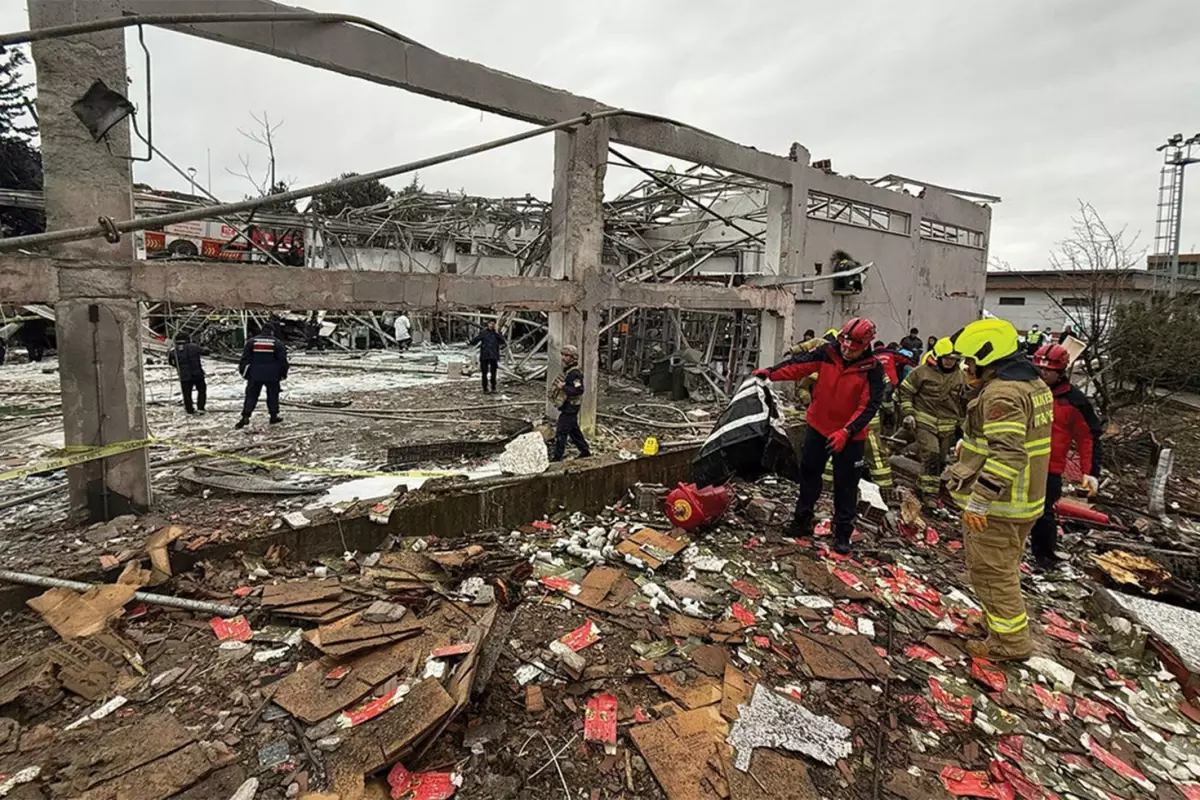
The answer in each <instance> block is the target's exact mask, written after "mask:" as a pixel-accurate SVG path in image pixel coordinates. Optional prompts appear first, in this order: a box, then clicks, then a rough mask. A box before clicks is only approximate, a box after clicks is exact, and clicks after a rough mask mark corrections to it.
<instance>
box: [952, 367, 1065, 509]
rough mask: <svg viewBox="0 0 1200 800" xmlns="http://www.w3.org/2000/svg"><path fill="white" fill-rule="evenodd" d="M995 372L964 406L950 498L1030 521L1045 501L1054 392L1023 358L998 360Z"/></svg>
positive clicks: (959, 503)
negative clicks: (965, 406) (961, 436)
mask: <svg viewBox="0 0 1200 800" xmlns="http://www.w3.org/2000/svg"><path fill="white" fill-rule="evenodd" d="M996 373H997V374H996V377H995V378H993V379H992V380H990V381H988V383H987V384H985V385H984V387H983V389H982V390H981V391H980V392H979V394H978V396H976V397H975V398H974V399H972V400H971V401H970V402H969V403H968V404H967V416H966V420H965V423H964V425H963V441H962V452H961V453H960V454H959V458H958V461H957V462H955V464H954V466H952V467H950V469H949V471H948V474H947V478H948V485H949V489H950V496H951V497H953V498H954V501H955V502H956V503H957V504H958V505H959V506H961V507H966V505H967V504H968V503H969V502H970V501H971V500H972V498H974V499H976V500H978V501H979V502H980V503H982V504H983V505H986V506H987V507H988V512H987V513H988V515H989V516H993V517H997V518H999V519H1011V520H1018V521H1029V520H1034V519H1036V518H1038V517H1039V516H1041V514H1042V510H1043V507H1044V505H1045V501H1046V473H1047V468H1048V467H1049V464H1050V430H1051V428H1052V427H1053V425H1054V396H1053V395H1052V394H1051V393H1050V389H1049V388H1047V386H1046V384H1044V383H1043V382H1042V379H1041V378H1039V377H1038V376H1037V372H1036V371H1035V370H1034V368H1033V365H1032V364H1030V363H1029V360H1028V359H1026V358H1025V357H1024V356H1017V357H1013V358H1010V359H1005V360H1004V361H1001V362H999V363H998V364H997V367H996Z"/></svg>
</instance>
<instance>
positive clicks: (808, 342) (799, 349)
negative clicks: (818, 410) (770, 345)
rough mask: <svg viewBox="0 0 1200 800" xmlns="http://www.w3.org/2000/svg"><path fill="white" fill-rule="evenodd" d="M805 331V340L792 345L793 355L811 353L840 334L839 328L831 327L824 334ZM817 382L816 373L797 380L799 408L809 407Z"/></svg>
mask: <svg viewBox="0 0 1200 800" xmlns="http://www.w3.org/2000/svg"><path fill="white" fill-rule="evenodd" d="M804 333H805V338H804V340H803V341H801V342H797V343H796V344H794V345H792V348H791V350H790V351H789V352H790V353H791V355H793V356H797V355H800V354H801V353H809V352H812V351H813V350H816V349H817V348H818V347H820V346H821V345H823V344H828V343H829V342H836V341H837V335H838V331H837V328H830V329H829V330H827V331H825V335H824V336H816V335H814V334H813V332H812V331H811V330H809V331H805V332H804ZM816 382H817V376H816V375H809V376H808V377H806V378H801V379H800V380H798V381H796V407H797V408H800V407H801V406H804V407H807V406H808V404H809V403H811V402H812V387H813V384H815V383H816Z"/></svg>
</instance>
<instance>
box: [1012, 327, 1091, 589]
mask: <svg viewBox="0 0 1200 800" xmlns="http://www.w3.org/2000/svg"><path fill="white" fill-rule="evenodd" d="M1070 362H1071V354H1070V353H1068V352H1067V348H1065V347H1063V346H1062V345H1060V344H1045V345H1042V347H1041V349H1040V350H1038V351H1037V353H1035V354H1034V356H1033V366H1034V367H1036V368H1037V371H1038V374H1039V375H1041V376H1042V380H1043V381H1045V383H1046V385H1047V386H1049V387H1050V392H1051V394H1053V395H1054V428H1053V431H1052V433H1051V434H1050V467H1049V474H1048V475H1047V477H1046V507H1045V509H1044V510H1043V512H1042V516H1041V517H1039V518H1038V521H1037V522H1036V523H1034V526H1033V533H1032V535H1031V536H1030V539H1031V540H1032V541H1031V545H1032V548H1033V557H1034V560H1035V564H1036V566H1037V568H1038V569H1042V570H1046V569H1052V568H1053V567H1054V566H1055V565H1056V564H1057V562H1058V556H1057V555H1056V554H1055V552H1054V551H1055V549H1056V548H1057V547H1058V520H1057V519H1055V516H1054V504H1055V503H1057V502H1058V500H1059V498H1060V497H1062V484H1063V470H1064V469H1065V468H1066V466H1067V453H1068V452H1069V451H1070V450H1071V445H1075V448H1076V450H1077V451H1078V453H1079V465H1080V467H1082V469H1083V471H1084V475H1083V479H1082V480H1081V484H1082V486H1083V488H1084V489H1086V490H1087V493H1088V495H1089V496H1095V494H1096V492H1097V491H1098V490H1099V488H1100V436H1101V434H1102V433H1103V432H1104V426H1103V425H1102V424H1101V423H1100V416H1099V415H1098V414H1097V413H1096V409H1095V407H1094V406H1093V405H1092V401H1091V400H1089V399H1088V397H1087V395H1085V394H1084V393H1083V392H1081V391H1079V389H1077V388H1075V387H1074V386H1072V385H1071V381H1070V380H1069V379H1068V376H1067V367H1068V366H1069V365H1070Z"/></svg>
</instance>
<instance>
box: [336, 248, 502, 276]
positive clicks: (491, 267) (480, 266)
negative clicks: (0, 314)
mask: <svg viewBox="0 0 1200 800" xmlns="http://www.w3.org/2000/svg"><path fill="white" fill-rule="evenodd" d="M449 255H450V257H451V260H450V261H447V262H443V258H445V254H443V253H427V252H423V251H420V250H417V251H413V252H408V251H400V250H395V249H388V248H382V247H346V248H345V249H344V251H343V249H342V248H339V247H337V246H336V245H334V246H333V247H328V248H326V250H325V262H324V267H325V269H358V270H368V271H372V272H442V271H446V272H450V271H453V272H455V273H456V274H459V275H493V276H510V277H512V276H515V275H516V274H517V270H518V266H519V265H518V263H517V260H516V259H515V258H503V257H497V256H474V255H463V254H461V253H458V254H455V253H453V252H452V251H451V252H450V253H449ZM450 265H453V270H452V269H451V268H450Z"/></svg>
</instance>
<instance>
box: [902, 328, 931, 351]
mask: <svg viewBox="0 0 1200 800" xmlns="http://www.w3.org/2000/svg"><path fill="white" fill-rule="evenodd" d="M900 346H901V347H903V348H904V349H905V350H908V351H910V352H912V353H915V354H916V355H917V356H918V357H919V356H920V355H921V351H922V350H923V349H924V348H925V343H924V342H923V341H921V332H920V331H919V330H917V329H916V328H913V329H912V330H910V331H909V332H908V336H905V337H904V338H903V339H901V340H900Z"/></svg>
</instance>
